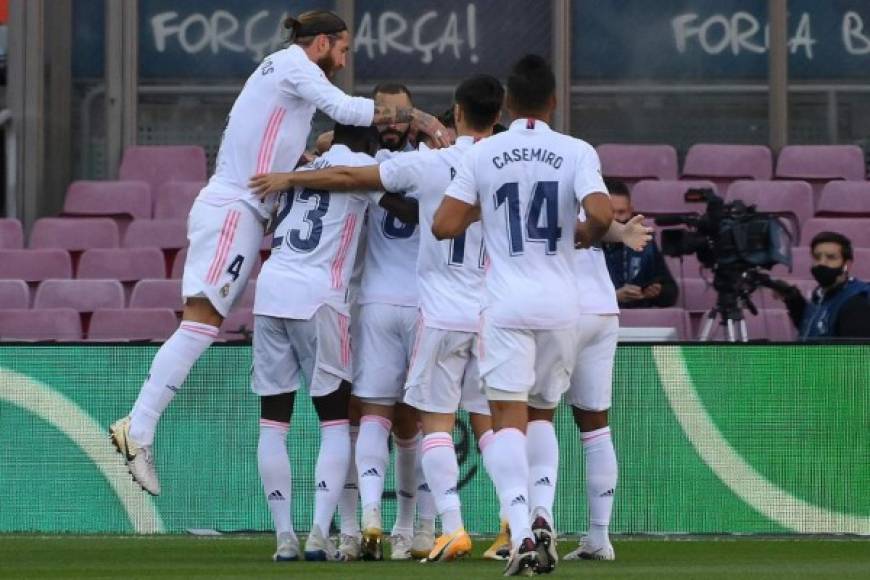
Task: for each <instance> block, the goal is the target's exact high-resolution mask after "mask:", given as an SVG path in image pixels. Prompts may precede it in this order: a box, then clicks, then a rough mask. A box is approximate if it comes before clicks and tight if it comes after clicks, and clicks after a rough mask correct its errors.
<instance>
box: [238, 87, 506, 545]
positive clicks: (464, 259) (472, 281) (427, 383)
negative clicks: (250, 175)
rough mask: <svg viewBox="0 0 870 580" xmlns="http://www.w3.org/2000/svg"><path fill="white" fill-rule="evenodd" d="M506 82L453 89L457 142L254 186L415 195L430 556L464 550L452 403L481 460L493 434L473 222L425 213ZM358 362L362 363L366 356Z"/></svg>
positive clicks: (490, 120)
mask: <svg viewBox="0 0 870 580" xmlns="http://www.w3.org/2000/svg"><path fill="white" fill-rule="evenodd" d="M503 99H504V89H503V88H502V86H501V84H500V83H499V82H498V80H496V79H495V78H493V77H490V76H487V75H478V76H475V77H472V78H470V79H467V80H465V81H463V82H462V83H461V84H460V85H459V87H458V88H457V89H456V93H455V101H456V104H455V105H454V109H455V111H456V126H457V130H458V134H459V139H458V140H457V142H456V144H455V145H453V146H452V147H449V148H446V149H435V150H427V151H415V152H410V153H404V154H401V155H396V156H394V157H392V158H390V159H389V160H387V161H385V162H382V163H381V164H380V166H378V167H360V168H351V167H335V168H330V169H327V170H324V171H317V172H306V173H293V174H289V175H287V176H286V178H285V177H284V176H282V175H274V176H262V177H258V178H256V179H255V180H254V181H253V182H252V185H254V186H256V187H258V188H259V189H261V190H263V191H278V190H280V189H282V188H284V187H288V186H290V185H305V186H307V187H322V188H330V189H332V188H334V189H341V190H348V189H353V188H366V189H379V190H380V189H386V190H388V191H396V192H399V191H403V192H408V193H410V194H411V195H413V196H414V197H416V198H417V199H419V202H420V221H421V233H420V236H421V242H420V252H419V256H418V260H417V266H416V270H417V277H418V286H419V290H420V311H419V320H418V330H417V336H416V341H415V345H414V349H413V356H412V363H411V369H410V372H409V375H408V379H407V390H406V391H405V394H404V397H405V398H404V400H405V402H406V403H409V404H410V405H412V406H413V407H415V408H417V409H419V410H420V411H421V415H422V424H423V431H424V433H425V438H424V439H423V454H422V455H423V457H422V463H423V468H424V470H425V473H426V480H427V481H428V483H429V486H430V487H431V488H432V491H433V493H434V494H435V499H436V504H437V506H438V512H439V514H440V515H441V519H442V528H443V532H444V533H443V535H442V536H441V537H440V538H439V539H438V542H437V543H436V544H435V545H434V547H433V549H432V550H431V551H430V552H429V553H428V559H429V560H430V561H438V560H452V559H454V558H456V557H459V556H461V555H464V554H467V553H468V552H469V551H470V550H471V539H470V538H469V536H468V534H467V533H466V532H465V530H464V526H463V522H462V515H461V511H460V504H459V497H458V494H457V484H458V474H459V466H458V464H457V460H456V454H455V450H454V446H453V440H452V437H451V436H450V431H451V430H452V429H453V425H454V422H455V414H456V411H457V410H458V408H459V407H460V406H462V407H463V408H465V409H466V410H467V411H469V412H470V413H471V422H472V427H473V429H474V431H475V435H476V437H477V438H478V441H479V443H480V446H481V449H482V450H483V455H484V462H485V463H486V461H487V456H488V453H487V451H486V448H487V446H486V442H487V440H489V439H491V436H492V433H491V431H490V426H491V423H490V420H489V409H488V407H487V404H486V400H485V398H484V397H483V396H482V393H481V392H480V389H479V388H478V370H477V360H476V358H477V357H476V343H477V330H478V328H479V326H480V300H481V294H482V291H483V275H484V274H483V268H484V251H483V245H482V233H481V230H480V225H479V224H473V225H472V226H471V227H470V228H469V230H468V231H467V232H466V234H465V235H464V236H462V237H460V238H457V239H455V240H446V241H438V240H436V239H435V238H434V236H433V235H432V231H431V224H432V219H433V217H434V214H435V211H436V209H437V208H438V206H439V204H440V202H441V199H442V197H443V194H444V191H445V189H446V188H447V186H448V185H449V183H450V180H451V179H452V178H453V176H454V175H455V172H456V167H458V166H459V165H460V164H461V162H462V158H463V156H464V155H465V153H466V152H467V151H468V150H469V149H471V148H472V146H473V144H474V142H475V141H477V140H479V139H481V138H484V137H487V136H489V135H491V133H492V129H493V125H494V124H495V122H496V120H497V119H498V116H499V113H500V110H501V105H502V101H503ZM364 364H370V362H368V361H364Z"/></svg>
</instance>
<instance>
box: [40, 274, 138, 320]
mask: <svg viewBox="0 0 870 580" xmlns="http://www.w3.org/2000/svg"><path fill="white" fill-rule="evenodd" d="M33 307H34V308H72V309H74V310H76V311H77V312H80V313H87V312H93V311H95V310H99V309H100V308H123V307H124V287H123V286H121V283H120V282H118V281H117V280H46V281H45V282H43V283H42V284H40V285H39V288H37V290H36V298H35V300H34V303H33Z"/></svg>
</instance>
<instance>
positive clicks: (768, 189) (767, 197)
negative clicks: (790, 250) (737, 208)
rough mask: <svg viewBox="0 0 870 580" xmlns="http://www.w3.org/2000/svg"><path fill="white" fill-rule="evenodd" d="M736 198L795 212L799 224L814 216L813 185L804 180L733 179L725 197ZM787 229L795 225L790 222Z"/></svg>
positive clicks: (772, 209)
mask: <svg viewBox="0 0 870 580" xmlns="http://www.w3.org/2000/svg"><path fill="white" fill-rule="evenodd" d="M736 199H739V200H742V201H743V202H744V203H746V204H747V205H754V206H756V208H757V209H758V211H765V212H777V213H787V214H794V216H795V217H796V218H797V220H798V223H800V224H804V223H806V222H807V221H808V220H809V219H811V218H812V217H813V188H812V187H811V186H810V184H809V183H807V182H806V181H748V180H741V181H735V182H734V183H732V184H731V186H730V187H729V188H728V193H727V195H726V196H725V200H726V201H734V200H736ZM789 230H790V231H794V227H793V226H792V225H789ZM796 238H797V236H795V239H794V240H793V245H796V244H797V239H796Z"/></svg>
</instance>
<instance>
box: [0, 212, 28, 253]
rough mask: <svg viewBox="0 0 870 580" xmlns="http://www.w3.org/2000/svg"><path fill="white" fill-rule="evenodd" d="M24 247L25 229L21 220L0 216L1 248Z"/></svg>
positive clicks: (17, 248)
mask: <svg viewBox="0 0 870 580" xmlns="http://www.w3.org/2000/svg"><path fill="white" fill-rule="evenodd" d="M23 247H24V229H23V228H22V227H21V222H20V221H18V220H16V219H12V218H0V250H20V249H21V248H23Z"/></svg>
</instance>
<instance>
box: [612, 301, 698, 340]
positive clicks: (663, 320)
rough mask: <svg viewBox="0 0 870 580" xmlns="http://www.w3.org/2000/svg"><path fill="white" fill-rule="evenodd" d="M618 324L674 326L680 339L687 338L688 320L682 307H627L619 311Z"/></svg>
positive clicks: (630, 325)
mask: <svg viewBox="0 0 870 580" xmlns="http://www.w3.org/2000/svg"><path fill="white" fill-rule="evenodd" d="M619 325H620V326H624V327H641V328H650V327H655V328H674V329H676V331H677V336H679V338H680V340H687V339H688V338H689V335H688V329H689V321H688V317H687V315H686V311H685V310H683V309H682V308H627V309H624V310H622V311H620V313H619Z"/></svg>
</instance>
